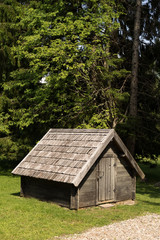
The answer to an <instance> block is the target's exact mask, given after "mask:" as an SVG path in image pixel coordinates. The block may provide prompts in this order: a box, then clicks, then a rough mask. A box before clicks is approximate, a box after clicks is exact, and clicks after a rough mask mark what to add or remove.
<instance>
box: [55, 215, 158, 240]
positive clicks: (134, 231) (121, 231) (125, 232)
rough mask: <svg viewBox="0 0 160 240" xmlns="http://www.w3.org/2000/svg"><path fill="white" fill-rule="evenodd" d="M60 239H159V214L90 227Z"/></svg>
mask: <svg viewBox="0 0 160 240" xmlns="http://www.w3.org/2000/svg"><path fill="white" fill-rule="evenodd" d="M58 239H61V240H65V239H67V240H74V239H75V240H160V215H157V214H152V215H146V216H143V217H137V218H134V219H129V220H126V221H121V222H117V223H113V224H110V225H108V226H104V227H98V228H92V229H90V230H88V231H86V232H84V233H82V234H74V235H70V236H66V237H61V238H58Z"/></svg>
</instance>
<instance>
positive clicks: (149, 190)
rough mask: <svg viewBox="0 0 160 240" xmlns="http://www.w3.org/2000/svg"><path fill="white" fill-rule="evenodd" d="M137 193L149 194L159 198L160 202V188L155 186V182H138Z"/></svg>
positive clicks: (151, 196)
mask: <svg viewBox="0 0 160 240" xmlns="http://www.w3.org/2000/svg"><path fill="white" fill-rule="evenodd" d="M137 193H139V194H141V195H148V196H149V197H150V198H151V199H152V198H155V199H159V203H160V188H159V187H155V186H154V185H153V184H149V183H142V182H138V183H137ZM144 201H145V200H144ZM146 202H147V201H146Z"/></svg>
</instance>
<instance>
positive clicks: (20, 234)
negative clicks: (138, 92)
mask: <svg viewBox="0 0 160 240" xmlns="http://www.w3.org/2000/svg"><path fill="white" fill-rule="evenodd" d="M141 167H142V168H143V169H144V171H145V173H146V175H147V179H148V182H146V183H143V182H141V181H140V180H139V181H138V182H137V195H136V201H137V204H135V205H133V206H124V205H117V206H115V207H112V208H109V209H102V208H100V207H92V208H87V209H80V210H79V211H71V210H68V209H66V208H62V207H59V206H57V205H55V204H51V203H46V202H41V201H38V200H36V199H26V198H21V197H19V191H20V178H19V177H13V176H9V175H8V174H7V175H5V173H3V175H1V176H0V239H3V240H49V239H54V236H60V235H64V234H72V233H78V232H82V231H84V230H86V229H88V228H91V227H93V226H103V225H107V224H110V223H113V222H116V221H121V220H125V219H128V218H134V217H136V216H139V215H145V214H148V213H158V214H160V189H159V188H156V187H154V183H155V182H158V181H160V177H159V175H160V174H159V173H160V162H159V165H158V167H157V168H153V169H151V168H149V166H147V165H142V164H141Z"/></svg>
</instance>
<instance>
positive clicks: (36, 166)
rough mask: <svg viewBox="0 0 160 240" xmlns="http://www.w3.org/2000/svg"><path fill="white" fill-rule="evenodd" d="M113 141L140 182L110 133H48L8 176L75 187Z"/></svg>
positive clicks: (106, 131) (113, 133)
mask: <svg viewBox="0 0 160 240" xmlns="http://www.w3.org/2000/svg"><path fill="white" fill-rule="evenodd" d="M113 138H114V139H115V141H116V142H117V144H118V145H119V146H120V148H121V149H122V150H123V152H124V154H125V155H126V157H127V158H128V160H129V161H130V163H131V164H132V166H133V167H134V168H135V170H136V171H137V173H138V174H139V175H140V177H141V178H144V174H143V172H142V171H141V169H140V168H139V166H138V165H137V163H136V162H135V160H134V159H133V157H132V156H131V154H130V153H129V151H128V150H127V148H126V147H125V145H124V144H123V142H122V141H121V139H120V138H119V136H118V135H117V133H116V132H115V131H114V130H113V129H50V130H49V131H48V132H47V134H46V135H45V136H44V137H43V138H42V139H41V140H40V141H39V142H38V144H37V145H36V146H35V147H34V148H33V149H32V150H31V151H30V152H29V154H28V155H27V156H26V157H25V158H24V159H23V160H22V161H21V162H20V163H19V165H18V166H17V167H16V168H15V169H14V170H13V171H12V173H13V174H16V175H20V176H29V177H35V178H41V179H47V180H52V181H58V182H64V183H70V184H74V185H75V186H78V185H79V183H80V182H81V181H82V179H83V178H84V176H85V175H86V174H87V172H88V171H89V170H90V168H91V167H92V165H93V164H94V163H95V161H96V160H97V158H98V157H99V156H100V154H101V153H102V152H103V150H104V149H105V148H106V146H107V145H108V144H109V142H110V141H111V140H112V139H113Z"/></svg>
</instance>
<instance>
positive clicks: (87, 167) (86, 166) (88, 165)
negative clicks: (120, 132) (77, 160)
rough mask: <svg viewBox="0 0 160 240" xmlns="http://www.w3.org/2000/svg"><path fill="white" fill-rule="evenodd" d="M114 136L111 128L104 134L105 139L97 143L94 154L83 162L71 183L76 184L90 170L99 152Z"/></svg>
mask: <svg viewBox="0 0 160 240" xmlns="http://www.w3.org/2000/svg"><path fill="white" fill-rule="evenodd" d="M113 137H114V130H113V129H111V130H110V131H109V133H108V134H107V135H106V137H105V139H104V141H103V142H101V143H99V144H98V147H97V150H96V151H95V152H94V154H93V155H92V156H91V157H90V158H89V159H88V161H87V162H86V164H84V166H83V168H82V169H81V171H80V172H79V173H78V174H77V176H76V177H75V179H74V181H73V184H74V186H76V187H77V186H78V185H79V184H80V182H81V181H82V179H83V178H84V176H85V175H86V174H87V172H88V171H89V170H90V168H91V167H92V166H93V164H94V163H95V161H96V160H97V158H98V157H99V156H100V155H101V153H102V152H103V151H104V149H105V148H106V146H107V145H108V144H109V142H110V141H111V140H112V139H113Z"/></svg>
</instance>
